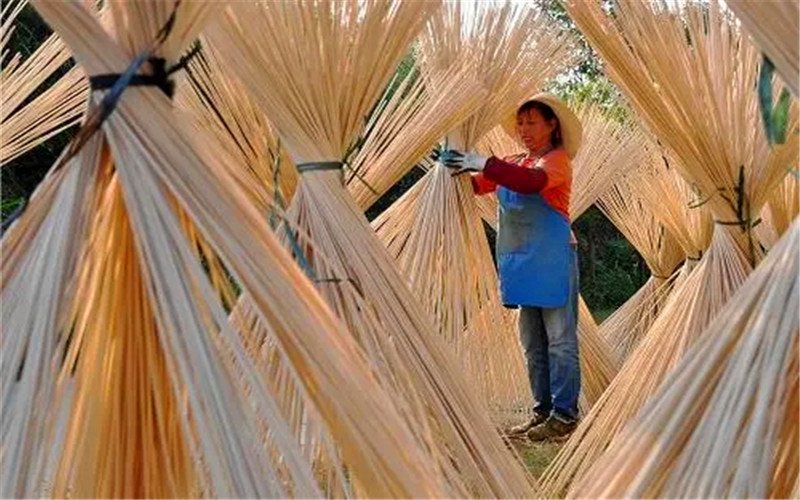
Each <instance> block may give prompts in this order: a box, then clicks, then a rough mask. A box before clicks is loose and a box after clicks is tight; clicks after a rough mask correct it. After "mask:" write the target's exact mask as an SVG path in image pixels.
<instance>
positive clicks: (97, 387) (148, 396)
mask: <svg viewBox="0 0 800 500" xmlns="http://www.w3.org/2000/svg"><path fill="white" fill-rule="evenodd" d="M107 166H110V165H107ZM109 170H110V169H109ZM119 189H120V188H119V183H118V182H117V181H116V179H114V180H113V181H112V182H111V184H110V185H109V186H108V187H107V188H105V189H104V192H105V193H104V196H103V197H102V199H101V200H100V204H99V205H97V206H96V207H93V208H94V210H93V212H94V213H97V217H96V221H95V222H94V228H93V234H92V235H91V246H90V248H89V249H88V255H89V257H88V259H87V260H88V262H86V263H85V265H86V268H85V269H86V273H85V275H84V280H83V282H82V283H81V284H80V286H79V289H78V291H77V292H76V294H77V296H79V297H85V298H86V299H87V303H84V304H82V305H81V307H79V309H78V311H77V315H78V316H77V318H76V319H75V329H74V330H73V334H72V335H73V337H72V339H73V340H72V342H73V346H74V347H71V348H70V351H71V352H72V353H74V354H73V355H72V356H68V357H67V363H66V364H67V366H75V367H76V369H75V374H74V375H73V376H74V377H75V378H76V385H77V387H78V388H79V391H78V392H77V394H76V396H75V406H74V408H73V409H72V412H73V417H72V418H73V419H74V420H75V421H76V422H78V425H73V426H71V428H70V429H69V433H68V434H67V436H66V442H67V443H68V445H67V447H66V448H65V450H64V452H63V453H64V456H65V457H68V458H67V460H69V462H70V465H69V467H63V468H62V469H61V471H62V474H66V477H62V478H57V479H56V481H55V485H54V486H55V488H54V491H53V494H54V496H59V497H63V496H67V495H69V494H76V495H79V496H87V497H93V496H101V497H107V498H119V497H126V498H127V497H139V498H154V497H193V496H198V495H199V494H200V493H201V490H199V489H198V482H197V479H196V477H195V476H196V473H195V470H194V469H195V463H194V460H193V458H192V457H191V452H190V449H189V447H188V443H187V441H186V440H185V439H184V437H183V432H182V429H181V418H180V416H179V415H180V412H181V410H180V408H179V402H178V398H177V397H176V394H174V393H173V392H172V391H171V390H170V383H169V380H168V374H167V369H166V365H165V359H164V353H163V351H162V350H161V348H160V347H159V345H158V344H159V342H158V335H157V326H156V320H155V315H154V314H153V311H152V309H151V306H150V299H149V297H148V294H147V291H146V289H145V284H144V282H143V276H142V274H141V270H140V268H139V263H138V258H137V255H136V253H137V251H136V248H135V246H134V245H135V242H134V237H133V234H132V232H131V228H130V225H129V222H128V218H127V214H126V210H125V206H124V202H123V200H122V197H121V193H120V190H119ZM120 288H124V289H125V290H126V293H120ZM78 353H79V354H78ZM76 356H77V357H79V358H82V359H80V362H78V361H79V360H78V359H74V357H76ZM99 374H102V376H98V375H99ZM131 426H134V427H135V428H136V431H133V432H132V429H131ZM73 434H75V435H73ZM80 436H90V438H88V439H82V438H80ZM131 441H133V442H131ZM120 448H122V449H123V450H126V451H127V453H126V454H125V460H122V461H120V460H117V459H116V457H115V455H116V454H117V453H119V449H120ZM136 449H138V450H139V453H131V452H132V451H133V450H136ZM84 464H85V465H84ZM72 471H74V474H75V476H74V478H71V477H69V474H71V473H73V472H72Z"/></svg>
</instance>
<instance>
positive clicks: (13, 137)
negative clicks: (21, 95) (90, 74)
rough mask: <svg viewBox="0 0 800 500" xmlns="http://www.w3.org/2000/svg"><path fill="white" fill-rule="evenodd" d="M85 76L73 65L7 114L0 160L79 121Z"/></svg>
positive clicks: (83, 105) (85, 89) (85, 95)
mask: <svg viewBox="0 0 800 500" xmlns="http://www.w3.org/2000/svg"><path fill="white" fill-rule="evenodd" d="M88 96H89V86H88V81H87V79H86V77H85V76H84V75H83V74H82V72H81V71H80V70H78V69H76V68H72V69H71V70H69V72H67V74H65V75H64V76H63V77H61V78H60V79H59V80H58V81H57V82H56V83H55V84H53V86H51V87H50V88H48V89H47V90H45V91H44V92H43V93H42V94H40V95H39V96H37V97H36V98H35V99H34V100H33V101H31V102H30V103H29V104H26V105H25V106H24V107H23V108H21V109H19V110H18V111H16V112H14V113H12V114H11V115H10V116H8V117H7V118H6V119H5V120H4V121H3V122H2V124H0V126H2V127H3V134H2V137H3V140H2V143H0V164H2V165H5V164H8V163H9V162H11V161H13V160H14V159H15V158H17V157H19V156H21V155H22V154H24V153H26V152H27V151H30V150H31V149H33V148H35V147H36V146H38V145H40V144H42V143H44V142H45V141H47V140H48V139H50V138H52V137H54V136H55V135H58V134H59V133H61V132H62V131H64V130H66V129H68V128H70V127H72V126H73V125H75V124H76V123H78V122H79V121H80V119H81V117H82V116H83V113H84V111H85V109H86V101H87V99H88Z"/></svg>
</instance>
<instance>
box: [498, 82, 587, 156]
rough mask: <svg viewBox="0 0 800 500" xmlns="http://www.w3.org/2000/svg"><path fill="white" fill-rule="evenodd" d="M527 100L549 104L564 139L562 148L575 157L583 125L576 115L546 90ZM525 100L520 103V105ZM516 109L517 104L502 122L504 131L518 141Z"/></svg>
mask: <svg viewBox="0 0 800 500" xmlns="http://www.w3.org/2000/svg"><path fill="white" fill-rule="evenodd" d="M528 101H538V102H541V103H543V104H547V105H548V106H550V109H552V110H553V113H555V115H556V117H557V118H558V123H559V124H560V125H561V139H562V140H563V141H564V149H565V150H566V151H567V154H568V155H569V157H570V158H575V155H576V154H578V149H579V148H580V147H581V139H582V138H583V127H582V126H581V121H580V120H579V119H578V116H577V115H576V114H575V113H573V112H572V110H571V109H569V107H568V106H567V105H566V104H564V102H563V101H562V100H561V99H559V98H558V97H556V96H554V95H553V94H549V93H547V92H543V93H541V94H536V95H535V96H533V97H531V98H530V99H527V100H526V101H525V102H528ZM525 102H523V103H520V106H522V105H523V104H524V103H525ZM518 109H519V106H517V108H516V109H515V110H514V112H513V113H511V114H510V115H509V116H507V117H506V119H505V120H503V123H502V125H503V128H504V129H505V131H506V132H507V133H508V134H509V135H510V136H511V137H513V138H514V139H515V140H517V141H519V137H518V136H517V110H518Z"/></svg>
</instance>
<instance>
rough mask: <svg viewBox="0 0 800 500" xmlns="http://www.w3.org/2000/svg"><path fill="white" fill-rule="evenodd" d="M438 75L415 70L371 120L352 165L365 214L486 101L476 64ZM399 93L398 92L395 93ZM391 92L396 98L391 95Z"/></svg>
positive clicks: (353, 186) (353, 187) (351, 183)
mask: <svg viewBox="0 0 800 500" xmlns="http://www.w3.org/2000/svg"><path fill="white" fill-rule="evenodd" d="M460 62H461V64H453V65H452V66H451V67H449V68H446V69H444V70H442V71H439V72H430V73H428V72H426V73H420V72H419V70H418V68H416V67H414V68H412V70H411V71H409V72H408V74H407V75H406V77H405V78H404V79H403V80H402V81H400V82H398V83H397V84H396V85H395V84H394V82H393V84H390V85H389V86H388V87H387V90H386V93H385V94H384V97H382V98H381V105H380V106H379V109H378V110H376V112H374V113H373V114H372V116H370V119H369V123H367V127H366V129H367V131H368V133H367V135H366V137H365V140H364V143H363V145H362V146H361V148H360V149H359V151H358V153H357V154H356V156H355V158H354V159H353V162H352V169H353V172H354V173H353V174H351V175H349V176H348V180H347V188H348V190H349V191H350V194H352V195H353V197H354V198H355V200H356V203H357V204H358V206H360V207H362V209H366V208H367V207H369V206H370V205H372V204H373V203H374V202H375V201H377V200H378V198H380V196H382V195H383V194H384V193H385V192H386V191H388V190H389V188H391V187H392V186H393V185H394V184H395V183H396V182H397V181H399V180H400V179H401V178H402V177H403V176H404V175H405V174H407V173H408V171H409V170H410V169H411V168H413V167H414V165H416V164H417V163H418V162H419V161H420V160H421V159H422V158H423V157H424V156H425V155H426V154H428V153H429V152H430V150H431V149H432V148H433V146H434V145H436V143H437V142H438V141H439V139H441V137H442V136H444V135H445V134H446V133H447V132H448V131H450V130H452V129H453V128H455V127H456V126H457V125H458V124H459V123H460V122H462V121H463V120H464V119H466V118H467V117H468V116H469V115H470V113H471V112H472V111H473V110H475V109H477V108H478V107H480V105H481V103H482V100H483V99H485V98H486V94H485V91H484V90H483V88H482V86H481V84H480V82H478V81H477V80H475V79H474V78H472V75H473V74H474V72H475V71H476V69H475V67H474V66H473V61H470V60H468V59H464V60H462V61H460ZM395 87H396V88H395ZM390 92H391V94H390Z"/></svg>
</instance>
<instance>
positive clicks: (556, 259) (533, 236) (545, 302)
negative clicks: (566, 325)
mask: <svg viewBox="0 0 800 500" xmlns="http://www.w3.org/2000/svg"><path fill="white" fill-rule="evenodd" d="M497 199H498V201H499V215H498V222H499V226H498V234H497V267H498V274H499V277H500V295H501V298H502V300H503V304H504V305H505V306H512V307H513V306H528V307H564V306H565V305H566V304H567V298H568V295H569V272H570V256H571V255H572V253H571V251H570V223H569V221H568V220H567V218H566V217H564V214H562V213H560V212H558V211H557V210H555V209H554V208H553V207H551V206H550V205H548V204H547V202H546V201H544V198H542V197H541V196H540V195H539V194H521V193H516V192H514V191H511V190H510V189H506V188H504V187H502V186H498V188H497Z"/></svg>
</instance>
